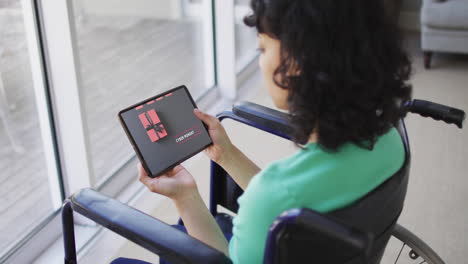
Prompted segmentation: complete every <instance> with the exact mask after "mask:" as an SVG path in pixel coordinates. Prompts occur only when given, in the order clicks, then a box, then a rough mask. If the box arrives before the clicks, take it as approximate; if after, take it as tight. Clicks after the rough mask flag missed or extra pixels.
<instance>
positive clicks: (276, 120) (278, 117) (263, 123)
mask: <svg viewBox="0 0 468 264" xmlns="http://www.w3.org/2000/svg"><path fill="white" fill-rule="evenodd" d="M216 117H218V119H219V120H220V121H221V120H223V119H225V118H229V119H233V120H235V121H238V122H241V123H244V124H246V125H249V126H252V127H255V128H257V129H260V130H263V131H265V132H268V133H271V134H275V135H277V136H280V137H283V138H286V139H291V131H292V126H291V125H290V123H289V116H288V114H286V113H283V112H280V111H277V110H274V109H271V108H268V107H265V106H261V105H258V104H254V103H251V102H245V101H242V102H238V103H236V104H234V105H233V106H232V112H231V111H224V112H222V113H220V114H218V115H216Z"/></svg>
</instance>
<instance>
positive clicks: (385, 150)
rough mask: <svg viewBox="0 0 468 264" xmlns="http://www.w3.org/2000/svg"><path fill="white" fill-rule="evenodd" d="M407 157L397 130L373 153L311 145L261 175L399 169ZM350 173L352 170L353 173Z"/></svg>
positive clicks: (385, 136)
mask: <svg viewBox="0 0 468 264" xmlns="http://www.w3.org/2000/svg"><path fill="white" fill-rule="evenodd" d="M404 158H405V152H404V146H403V142H402V140H401V137H400V135H399V133H398V131H397V129H396V128H391V129H390V130H389V131H387V132H386V133H385V134H383V135H381V136H380V137H379V138H378V139H377V140H376V142H375V144H374V147H373V149H372V150H369V149H366V148H363V147H360V146H357V145H355V144H351V143H350V144H345V145H343V146H342V147H341V148H340V149H339V150H338V151H334V152H331V151H327V150H325V149H323V148H322V147H320V146H319V145H318V144H317V143H308V144H306V145H305V146H304V147H303V148H302V149H299V150H298V151H297V152H296V153H294V154H293V155H291V156H288V157H285V158H283V159H280V160H277V161H275V162H272V163H270V164H269V165H268V166H267V167H266V168H265V170H264V171H263V173H262V174H264V176H265V177H268V178H276V177H282V178H285V176H288V178H289V177H294V176H295V175H298V176H299V177H300V176H301V175H306V176H307V177H308V178H311V177H314V175H317V176H319V175H326V174H328V173H327V172H336V171H337V170H344V171H345V170H355V169H356V168H358V167H363V168H369V170H374V169H377V168H388V169H389V170H397V169H398V168H399V167H401V165H402V164H403V161H404ZM350 172H351V171H350Z"/></svg>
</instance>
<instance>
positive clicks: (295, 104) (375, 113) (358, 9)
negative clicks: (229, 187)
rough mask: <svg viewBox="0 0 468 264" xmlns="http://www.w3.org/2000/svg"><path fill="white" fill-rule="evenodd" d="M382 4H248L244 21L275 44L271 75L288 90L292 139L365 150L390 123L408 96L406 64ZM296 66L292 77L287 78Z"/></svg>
mask: <svg viewBox="0 0 468 264" xmlns="http://www.w3.org/2000/svg"><path fill="white" fill-rule="evenodd" d="M383 2H384V1H383V0H353V1H343V0H252V1H251V8H252V10H253V14H251V15H248V16H246V17H245V18H244V23H245V24H246V25H247V26H250V27H255V28H256V29H257V31H258V33H264V34H267V35H268V36H270V37H272V38H274V39H278V40H279V41H280V46H281V54H280V56H281V62H280V65H279V67H278V68H277V69H276V70H275V72H274V75H273V76H272V78H273V80H274V82H275V83H276V85H278V86H279V87H281V88H283V89H288V107H289V113H290V116H291V124H292V125H293V127H294V131H293V139H294V141H295V143H296V144H298V145H300V144H301V143H304V142H307V140H308V139H309V137H310V135H311V133H312V132H317V133H318V144H319V146H321V147H323V148H324V149H325V150H329V151H336V150H338V149H339V148H340V147H341V146H342V145H343V144H345V143H349V142H351V143H354V144H356V145H358V146H360V147H364V148H367V149H372V148H373V146H374V144H375V142H376V140H377V138H378V137H379V136H380V135H382V134H385V133H386V132H387V131H388V130H389V129H390V128H391V127H392V126H395V125H396V124H397V122H398V120H399V118H400V117H402V115H404V113H403V112H402V111H401V110H400V109H401V104H402V103H403V102H404V101H406V100H409V99H410V97H411V90H412V86H411V85H410V84H409V83H408V79H409V78H410V75H411V62H410V59H409V57H408V55H407V53H406V52H405V51H404V49H403V41H402V36H401V33H400V31H399V30H398V27H397V25H396V23H394V19H392V18H391V17H390V16H389V15H388V14H387V12H386V10H385V8H384V5H383ZM292 68H294V69H298V70H299V71H298V72H300V74H299V75H297V76H291V74H289V73H290V72H291V71H290V69H292Z"/></svg>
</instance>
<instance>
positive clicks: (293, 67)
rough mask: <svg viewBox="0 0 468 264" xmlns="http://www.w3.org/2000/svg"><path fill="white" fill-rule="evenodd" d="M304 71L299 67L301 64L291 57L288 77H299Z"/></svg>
mask: <svg viewBox="0 0 468 264" xmlns="http://www.w3.org/2000/svg"><path fill="white" fill-rule="evenodd" d="M301 73H302V71H301V69H300V67H299V64H298V63H297V62H296V61H295V60H292V59H291V63H290V64H289V70H288V73H287V76H288V77H297V76H299V75H301Z"/></svg>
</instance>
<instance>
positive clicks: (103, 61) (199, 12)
mask: <svg viewBox="0 0 468 264" xmlns="http://www.w3.org/2000/svg"><path fill="white" fill-rule="evenodd" d="M208 1H209V0H206V3H205V1H201V0H199V1H180V0H171V1H167V0H133V1H127V0H120V1H116V0H100V1H95V0H75V1H73V7H74V8H73V9H74V11H73V12H74V20H75V27H76V40H77V43H76V47H77V51H78V56H79V61H80V69H79V70H80V73H81V87H80V89H81V91H82V93H81V94H82V96H83V99H82V100H83V101H84V106H85V109H84V112H85V116H86V123H87V129H88V131H87V133H88V138H89V140H90V145H91V156H92V157H91V160H92V165H93V172H94V178H95V179H94V185H95V186H96V185H97V184H99V182H101V181H102V180H104V179H106V178H107V177H108V176H111V175H112V174H113V173H114V172H115V171H116V170H118V169H119V168H120V166H121V164H122V163H123V162H125V161H127V160H128V158H129V157H130V156H132V155H133V154H134V152H133V150H132V148H131V146H130V144H129V142H128V140H127V138H126V137H125V134H124V132H123V130H122V128H121V127H120V124H119V122H118V121H117V113H118V111H119V110H121V109H123V108H124V107H127V106H130V105H131V104H134V103H137V102H138V101H140V100H142V99H146V98H147V97H150V96H154V95H156V94H158V93H160V92H162V91H164V90H167V89H169V88H173V87H176V86H179V85H181V84H185V85H187V87H188V88H189V90H190V91H191V93H192V96H193V97H194V98H195V99H196V98H198V97H200V96H201V95H202V94H203V93H204V92H205V91H206V90H207V89H209V88H210V87H212V86H213V85H214V74H213V72H214V66H213V59H212V57H213V54H212V53H213V47H212V45H213V35H212V33H211V31H212V26H211V23H210V22H209V20H210V19H211V10H209V8H208V9H207V8H206V6H205V5H206V4H208V3H209V2H208ZM207 10H208V11H207Z"/></svg>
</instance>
